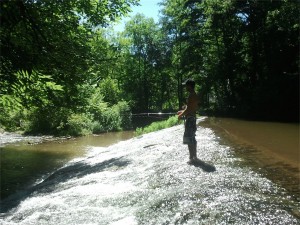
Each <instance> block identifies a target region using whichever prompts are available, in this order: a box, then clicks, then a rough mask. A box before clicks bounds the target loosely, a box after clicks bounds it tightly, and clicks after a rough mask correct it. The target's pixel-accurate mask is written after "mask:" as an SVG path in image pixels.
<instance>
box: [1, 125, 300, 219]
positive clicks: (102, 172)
mask: <svg viewBox="0 0 300 225" xmlns="http://www.w3.org/2000/svg"><path fill="white" fill-rule="evenodd" d="M232 126H233V125H232ZM247 126H248V125H247ZM272 129H274V127H273V128H272ZM182 133H183V127H182V126H176V127H172V128H169V129H166V130H163V131H159V132H154V133H150V134H147V135H143V136H142V137H137V138H133V139H129V140H127V141H124V142H120V143H117V144H115V145H111V146H109V147H98V144H97V143H95V144H92V145H89V144H88V147H83V146H86V143H85V144H79V142H80V141H79V142H78V141H77V139H75V140H69V141H70V143H72V144H71V145H72V146H73V147H72V148H71V149H73V150H74V148H76V147H78V148H79V149H80V148H81V149H82V148H83V149H86V150H85V153H83V154H81V153H80V154H79V155H73V156H70V159H71V158H73V157H75V158H76V159H73V160H71V161H69V162H67V163H65V164H64V166H63V167H60V168H58V169H55V170H54V171H52V173H51V174H49V175H48V176H46V177H44V179H43V180H41V182H39V183H38V184H36V185H34V186H33V187H31V188H29V189H28V190H27V191H26V192H24V193H21V194H20V195H19V196H16V195H12V196H13V198H7V199H6V200H4V201H3V205H5V207H4V208H3V209H2V211H1V212H2V214H0V223H1V224H5V225H15V224H24V225H25V224H26V225H27V224H41V225H42V224H45V225H46V224H47V225H48V224H53V225H54V224H55V225H56V224H100V225H102V224H103V225H107V224H111V225H124V224H126V225H140V224H141V225H149V224H151V225H152V224H153V225H157V224H165V225H167V224H195V225H199V224H200V225H201V224H203V225H215V224H217V225H219V224H237V225H241V224H243V225H244V224H245V225H252V224H253V225H254V224H255V225H256V224H274V225H279V224H280V225H291V224H295V225H297V224H300V198H299V196H300V191H299V189H298V188H297V185H296V184H295V183H294V184H290V182H291V180H287V181H286V182H284V179H282V178H284V177H289V176H290V172H289V169H287V170H285V169H286V167H288V166H287V165H284V166H283V167H281V166H276V163H275V164H274V163H273V161H270V162H271V163H270V164H265V162H266V161H264V162H257V159H258V158H260V157H261V156H263V155H262V152H261V150H259V149H257V148H256V147H255V146H254V145H250V144H246V143H244V142H236V141H232V140H231V139H227V136H226V135H224V133H222V132H219V131H216V129H212V128H211V127H208V126H207V125H205V126H204V125H201V123H200V126H199V127H198V130H197V136H196V139H197V142H198V157H199V158H200V159H201V163H199V164H193V165H189V164H187V160H188V150H187V147H186V146H184V145H183V144H182ZM260 135H262V134H260ZM63 143H65V142H63ZM88 143H90V142H88ZM73 150H71V151H72V152H73ZM78 151H80V150H78ZM67 155H68V154H67ZM78 156H80V158H77V157H78ZM41 164H43V163H41ZM270 166H271V167H272V168H271V169H270V168H269V167H270ZM274 169H276V170H274ZM294 173H296V171H294ZM291 174H293V173H291ZM294 175H295V174H294ZM291 176H292V175H291ZM276 177H277V178H276Z"/></svg>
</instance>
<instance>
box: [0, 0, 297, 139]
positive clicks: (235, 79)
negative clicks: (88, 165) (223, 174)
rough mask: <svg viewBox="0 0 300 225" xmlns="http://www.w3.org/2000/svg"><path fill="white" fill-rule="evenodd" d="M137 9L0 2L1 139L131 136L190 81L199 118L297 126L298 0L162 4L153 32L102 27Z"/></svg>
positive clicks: (172, 107) (180, 100)
mask: <svg viewBox="0 0 300 225" xmlns="http://www.w3.org/2000/svg"><path fill="white" fill-rule="evenodd" d="M137 3H138V0H115V1H98V0H89V1H85V0H68V1H61V0H51V1H48V0H15V1H1V2H0V4H1V5H0V6H1V11H0V20H1V28H0V45H1V52H0V58H1V63H0V66H1V72H0V111H1V114H0V125H1V129H2V130H9V131H16V130H23V131H25V132H28V133H34V134H55V135H84V134H90V133H100V132H106V131H113V130H120V129H129V128H131V127H132V123H131V115H132V113H140V112H172V111H177V110H178V109H179V108H181V106H182V105H183V104H184V92H183V90H182V86H181V83H182V81H183V80H184V79H186V78H188V77H191V78H193V79H194V80H195V81H196V83H197V91H198V93H199V98H200V114H202V115H213V116H227V117H236V118H245V119H255V120H266V121H270V120H272V121H284V122H299V28H300V25H299V24H300V22H299V21H300V19H299V15H300V11H299V10H300V5H299V4H300V3H299V1H296V0H276V1H275V0H273V1H272V0H264V1H259V0H247V1H238V0H205V1H204V0H203V1H201V0H198V1H197V0H162V1H161V8H162V11H161V16H160V19H159V22H158V23H155V22H154V20H153V18H146V17H145V16H144V15H142V14H137V15H135V16H133V17H132V18H131V20H130V21H128V22H127V23H126V26H125V29H124V31H123V32H114V31H113V30H111V29H107V28H106V27H108V25H110V24H111V23H113V22H114V21H115V20H118V19H120V18H121V17H122V16H123V15H126V14H127V13H128V12H130V7H131V6H133V5H136V4H137Z"/></svg>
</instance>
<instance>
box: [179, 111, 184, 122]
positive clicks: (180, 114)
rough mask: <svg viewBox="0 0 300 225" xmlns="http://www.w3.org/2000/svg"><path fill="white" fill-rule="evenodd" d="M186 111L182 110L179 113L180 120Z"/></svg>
mask: <svg viewBox="0 0 300 225" xmlns="http://www.w3.org/2000/svg"><path fill="white" fill-rule="evenodd" d="M183 112H184V110H180V111H178V112H177V115H178V119H179V120H180V119H181V118H182V114H183Z"/></svg>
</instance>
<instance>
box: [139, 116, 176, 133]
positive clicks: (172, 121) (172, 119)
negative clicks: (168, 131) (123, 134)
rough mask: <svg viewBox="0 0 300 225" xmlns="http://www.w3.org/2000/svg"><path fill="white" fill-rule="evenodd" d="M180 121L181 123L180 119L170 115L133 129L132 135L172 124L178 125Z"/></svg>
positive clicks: (160, 128)
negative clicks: (162, 119) (165, 118)
mask: <svg viewBox="0 0 300 225" xmlns="http://www.w3.org/2000/svg"><path fill="white" fill-rule="evenodd" d="M180 123H182V121H179V120H178V118H177V116H172V117H170V118H169V119H167V120H164V121H159V122H154V123H151V124H150V125H149V126H146V127H144V128H137V129H136V130H135V133H134V135H135V136H139V135H142V134H147V133H150V132H154V131H158V130H162V129H165V128H168V127H172V126H175V125H178V124H180Z"/></svg>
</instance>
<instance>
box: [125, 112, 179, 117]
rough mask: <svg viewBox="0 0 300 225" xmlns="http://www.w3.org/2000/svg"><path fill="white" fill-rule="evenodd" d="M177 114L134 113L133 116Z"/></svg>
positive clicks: (171, 113) (173, 113) (170, 113)
mask: <svg viewBox="0 0 300 225" xmlns="http://www.w3.org/2000/svg"><path fill="white" fill-rule="evenodd" d="M176 114H177V113H175V112H169V113H162V112H158V113H133V114H131V116H153V115H176Z"/></svg>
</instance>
